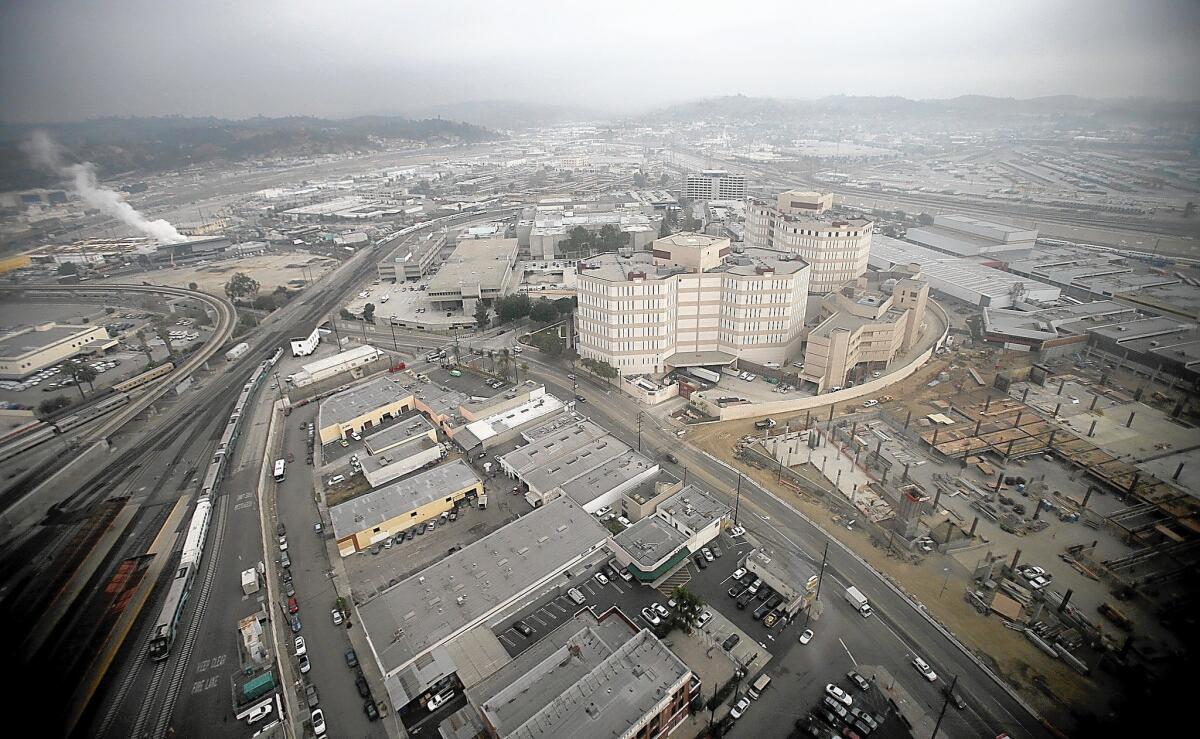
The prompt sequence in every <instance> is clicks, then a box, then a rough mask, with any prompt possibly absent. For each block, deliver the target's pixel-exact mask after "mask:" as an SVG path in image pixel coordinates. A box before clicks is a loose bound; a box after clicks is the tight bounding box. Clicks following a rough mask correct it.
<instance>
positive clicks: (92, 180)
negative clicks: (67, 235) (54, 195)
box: [26, 131, 187, 244]
mask: <svg viewBox="0 0 1200 739" xmlns="http://www.w3.org/2000/svg"><path fill="white" fill-rule="evenodd" d="M26 151H27V152H28V153H29V156H30V158H31V159H33V162H34V163H35V164H36V165H38V166H39V167H42V168H43V169H45V170H47V171H49V172H52V173H54V174H56V175H59V176H61V177H63V178H65V179H68V180H70V181H71V183H72V185H73V186H74V188H75V192H76V193H77V194H78V195H79V197H80V198H82V199H83V201H84V202H86V203H87V204H88V205H91V206H92V207H94V208H98V209H99V210H100V211H101V212H102V213H106V214H108V215H110V216H112V217H113V218H116V219H117V220H119V221H121V222H122V223H124V224H126V225H128V226H131V227H132V228H135V229H137V230H138V231H140V232H142V233H144V234H146V235H147V236H149V237H151V238H153V239H155V240H157V241H158V242H159V243H163V244H178V243H179V242H181V241H187V237H186V236H184V235H183V234H181V233H179V232H178V231H176V230H175V227H174V226H172V225H171V224H170V223H168V222H167V221H165V220H162V219H161V218H160V219H158V220H154V221H151V220H150V219H148V218H146V217H145V216H144V215H142V214H141V213H139V212H137V210H136V209H135V208H134V207H133V206H132V205H130V204H129V203H127V202H125V200H123V199H122V198H121V195H120V194H119V193H117V192H115V191H113V190H109V189H108V188H106V187H102V186H101V185H100V183H99V181H98V180H97V179H96V165H94V164H92V163H91V162H80V163H79V164H67V163H66V161H65V159H64V157H63V151H62V147H60V146H59V145H58V144H57V143H56V142H55V141H54V140H53V139H51V138H50V136H49V135H47V134H46V133H45V132H44V131H35V132H34V134H33V137H32V138H31V139H30V140H29V144H28V145H27V146H26Z"/></svg>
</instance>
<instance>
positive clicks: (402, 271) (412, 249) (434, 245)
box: [378, 234, 446, 282]
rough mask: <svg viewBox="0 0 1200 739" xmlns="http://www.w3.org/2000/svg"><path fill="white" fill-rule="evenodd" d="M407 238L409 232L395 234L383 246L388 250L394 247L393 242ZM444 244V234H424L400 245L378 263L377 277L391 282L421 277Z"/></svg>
mask: <svg viewBox="0 0 1200 739" xmlns="http://www.w3.org/2000/svg"><path fill="white" fill-rule="evenodd" d="M408 238H411V237H410V235H409V234H404V235H401V236H397V237H396V238H395V239H393V240H392V242H391V243H386V244H384V245H383V248H384V250H385V251H388V250H390V249H393V248H395V247H396V244H395V243H394V242H396V241H401V240H403V239H408ZM445 245H446V236H445V234H426V235H425V236H424V237H418V238H417V239H416V240H415V241H413V242H412V243H408V244H403V245H400V247H399V248H398V249H396V250H395V251H392V252H391V253H390V254H389V255H388V256H387V257H386V258H385V259H383V261H381V262H380V263H379V267H378V272H379V279H381V280H390V281H391V282H404V281H406V280H419V279H421V278H422V277H424V276H425V273H426V272H428V271H429V268H430V267H431V266H433V263H434V262H435V261H437V255H438V252H440V251H441V249H442V247H443V246H445Z"/></svg>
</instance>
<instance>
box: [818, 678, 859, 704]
mask: <svg viewBox="0 0 1200 739" xmlns="http://www.w3.org/2000/svg"><path fill="white" fill-rule="evenodd" d="M825 694H826V695H828V696H829V697H831V698H833V699H834V700H837V701H841V702H842V703H843V704H845V705H847V706H849V705H850V704H851V703H853V702H854V699H853V698H851V697H850V694H849V693H847V692H846V691H844V690H842V689H841V688H839V687H838V686H836V685H834V684H833V683H828V684H827V685H826V686H825Z"/></svg>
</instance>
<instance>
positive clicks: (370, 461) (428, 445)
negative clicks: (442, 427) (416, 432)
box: [358, 435, 440, 477]
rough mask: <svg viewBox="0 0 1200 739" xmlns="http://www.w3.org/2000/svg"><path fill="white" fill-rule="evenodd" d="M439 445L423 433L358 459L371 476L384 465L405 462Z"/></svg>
mask: <svg viewBox="0 0 1200 739" xmlns="http://www.w3.org/2000/svg"><path fill="white" fill-rule="evenodd" d="M438 446H440V444H438V442H436V441H434V440H433V439H430V438H429V437H428V436H424V435H422V436H418V437H416V438H415V439H413V440H412V441H409V442H405V443H403V444H398V445H396V446H392V447H389V448H387V449H384V450H382V451H379V452H372V453H371V454H366V455H362V456H360V457H359V458H358V461H359V464H361V465H362V468H363V472H364V473H365V474H366V475H367V476H368V477H369V476H370V475H371V474H373V473H375V472H378V471H379V470H381V469H383V468H384V467H388V466H390V465H393V464H397V463H400V462H403V461H404V460H406V459H410V458H412V457H415V456H417V455H418V454H420V453H421V452H425V451H428V450H430V449H434V448H436V447H438ZM393 477H395V475H393Z"/></svg>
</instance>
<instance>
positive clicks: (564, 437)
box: [500, 418, 608, 475]
mask: <svg viewBox="0 0 1200 739" xmlns="http://www.w3.org/2000/svg"><path fill="white" fill-rule="evenodd" d="M529 435H531V436H533V439H534V440H533V441H531V442H530V443H528V444H526V445H525V446H521V447H517V448H516V449H514V450H512V451H511V452H509V453H508V454H505V455H504V456H503V457H501V458H500V461H501V463H502V464H503V465H505V466H506V467H507V468H508V469H509V470H512V471H513V472H514V473H515V474H517V475H524V474H526V473H528V472H531V471H533V470H535V469H537V468H538V467H540V466H542V465H545V464H548V463H550V462H552V461H554V460H556V459H558V458H559V457H562V456H564V455H568V454H571V453H572V452H574V451H575V450H577V449H580V448H582V447H583V446H585V445H587V444H590V443H592V442H594V441H596V440H597V439H602V438H604V437H606V436H608V429H605V428H602V427H601V426H598V425H596V424H595V423H592V422H591V421H588V420H581V421H576V420H574V419H570V418H566V419H560V418H556V419H555V420H554V421H552V422H551V423H549V424H546V425H543V426H539V427H538V428H536V429H533V430H532V431H531V432H529Z"/></svg>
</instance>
